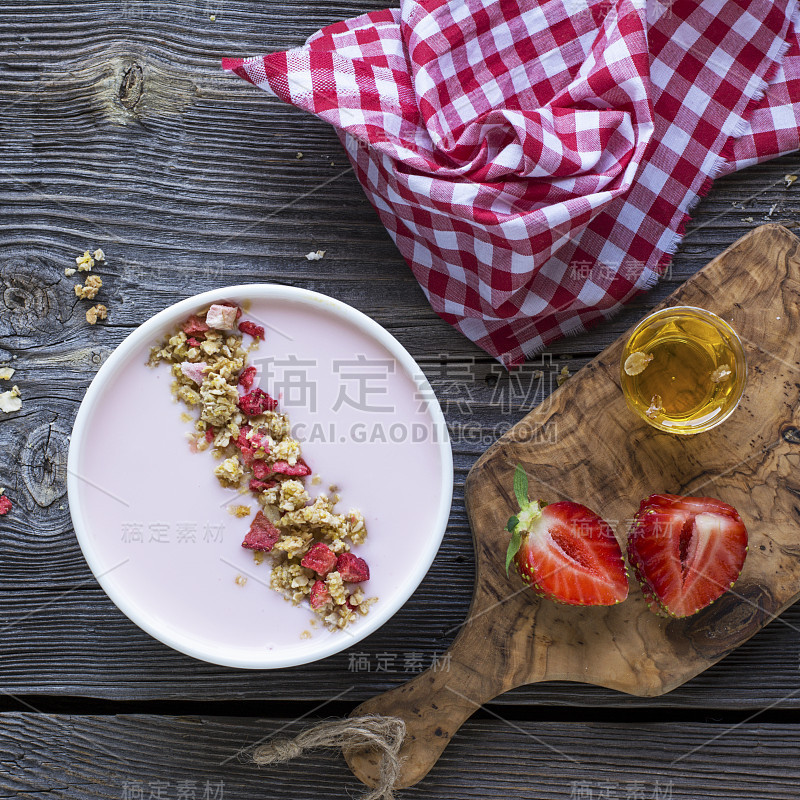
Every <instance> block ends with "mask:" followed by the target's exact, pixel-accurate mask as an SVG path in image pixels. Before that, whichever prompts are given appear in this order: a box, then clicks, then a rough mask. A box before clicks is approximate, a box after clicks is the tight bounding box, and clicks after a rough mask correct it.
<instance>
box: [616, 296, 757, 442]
mask: <svg viewBox="0 0 800 800" xmlns="http://www.w3.org/2000/svg"><path fill="white" fill-rule="evenodd" d="M620 371H621V382H622V391H623V393H624V394H625V399H626V400H627V401H628V405H629V406H630V407H631V408H632V409H633V411H635V412H636V413H637V414H638V415H639V416H640V417H642V419H644V420H645V421H647V422H648V423H650V424H651V425H653V426H654V427H656V428H659V429H660V430H663V431H668V432H669V433H676V434H693V433H701V432H702V431H707V430H709V429H711V428H713V427H715V426H716V425H719V423H720V422H722V421H723V420H724V419H726V418H727V417H728V416H730V414H732V413H733V410H734V409H735V408H736V406H737V404H738V403H739V399H740V398H741V396H742V391H743V390H744V384H745V379H746V376H747V367H746V362H745V356H744V350H743V348H742V344H741V342H740V341H739V337H738V336H737V335H736V332H735V331H734V330H733V328H731V326H730V325H729V324H728V323H727V322H725V321H724V320H723V319H721V318H720V317H718V316H717V315H716V314H712V313H711V312H710V311H706V310H705V309H702V308H694V307H692V306H676V307H673V308H666V309H662V310H661V311H657V312H656V313H655V314H651V315H650V316H649V317H647V318H646V319H644V320H642V322H640V323H639V325H637V327H636V328H635V329H634V331H633V333H632V334H631V337H630V339H629V340H628V343H627V344H626V346H625V349H624V351H623V354H622V361H621V369H620Z"/></svg>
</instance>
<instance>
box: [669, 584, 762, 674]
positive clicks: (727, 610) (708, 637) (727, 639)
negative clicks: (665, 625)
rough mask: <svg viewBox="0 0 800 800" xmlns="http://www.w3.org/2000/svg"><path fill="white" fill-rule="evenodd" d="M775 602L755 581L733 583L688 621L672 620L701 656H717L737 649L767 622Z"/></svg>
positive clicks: (710, 657)
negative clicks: (731, 586) (724, 592)
mask: <svg viewBox="0 0 800 800" xmlns="http://www.w3.org/2000/svg"><path fill="white" fill-rule="evenodd" d="M774 608H775V601H774V599H773V597H772V595H771V594H770V593H769V591H768V590H767V589H765V588H764V587H762V586H756V585H754V584H739V583H737V584H736V588H735V590H734V592H727V593H726V594H724V595H722V597H720V598H719V599H718V600H716V601H715V602H713V603H712V604H711V605H710V606H708V607H707V608H704V609H703V610H702V611H700V612H699V613H698V614H696V615H695V616H694V617H690V618H689V619H688V620H679V621H676V622H675V623H671V624H670V626H672V625H676V626H677V628H683V625H685V628H683V630H682V631H680V630H677V628H676V633H677V634H678V635H681V634H682V635H685V636H686V637H688V639H689V640H690V641H691V643H692V646H693V647H694V649H695V650H696V651H697V652H698V653H699V654H700V655H701V656H703V657H704V658H709V659H717V658H721V657H722V656H724V655H727V654H728V653H729V652H731V650H734V649H735V648H737V647H738V646H739V645H740V644H741V643H742V642H743V641H745V639H748V638H750V636H752V635H753V634H755V633H757V632H758V631H760V630H761V628H763V627H764V625H766V624H767V622H769V621H770V619H771V618H772V611H773V609H774Z"/></svg>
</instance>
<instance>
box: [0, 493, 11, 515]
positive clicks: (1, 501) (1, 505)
mask: <svg viewBox="0 0 800 800" xmlns="http://www.w3.org/2000/svg"><path fill="white" fill-rule="evenodd" d="M9 511H11V501H10V500H9V499H8V498H7V497H6V496H5V495H4V494H0V517H4V516H5V515H6V514H8V512H9Z"/></svg>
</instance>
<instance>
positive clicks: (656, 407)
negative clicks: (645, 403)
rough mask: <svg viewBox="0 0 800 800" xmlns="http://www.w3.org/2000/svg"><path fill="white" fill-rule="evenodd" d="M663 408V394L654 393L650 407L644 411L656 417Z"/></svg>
mask: <svg viewBox="0 0 800 800" xmlns="http://www.w3.org/2000/svg"><path fill="white" fill-rule="evenodd" d="M663 410H664V406H663V405H662V403H661V395H660V394H654V395H653V397H652V399H651V400H650V407H649V408H648V409H647V411H645V412H644V413H645V414H647V416H648V417H649V418H650V419H655V418H656V417H657V416H658V415H659V414H660V413H661V412H662V411H663Z"/></svg>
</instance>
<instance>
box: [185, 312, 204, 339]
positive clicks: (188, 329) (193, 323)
mask: <svg viewBox="0 0 800 800" xmlns="http://www.w3.org/2000/svg"><path fill="white" fill-rule="evenodd" d="M207 330H209V327H208V325H207V324H206V323H205V322H203V320H202V319H200V317H198V316H197V314H192V316H191V317H189V319H187V320H186V322H184V323H183V332H184V333H185V334H186V335H187V336H194V335H195V334H196V333H205V332H206V331H207Z"/></svg>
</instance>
